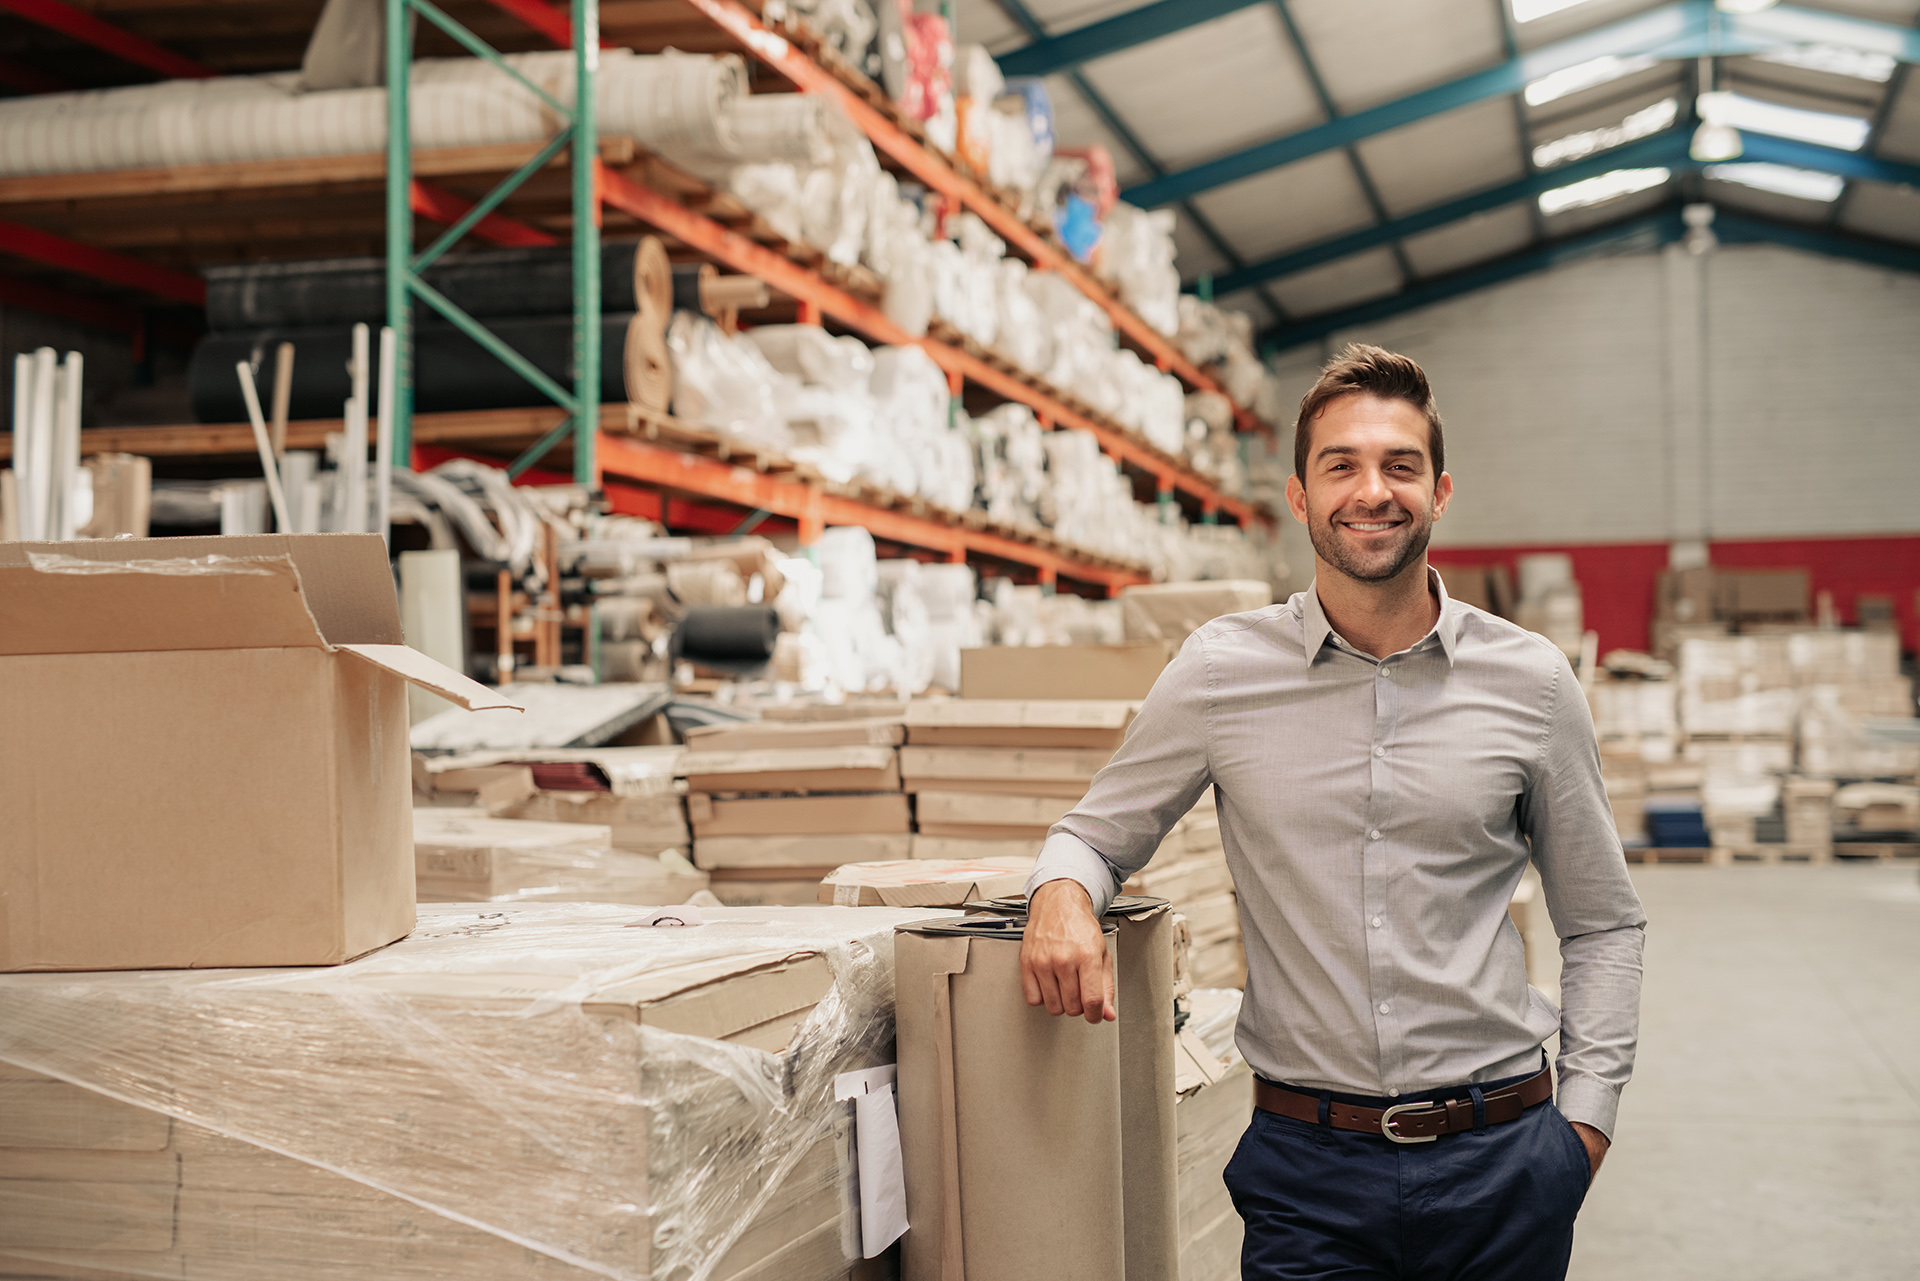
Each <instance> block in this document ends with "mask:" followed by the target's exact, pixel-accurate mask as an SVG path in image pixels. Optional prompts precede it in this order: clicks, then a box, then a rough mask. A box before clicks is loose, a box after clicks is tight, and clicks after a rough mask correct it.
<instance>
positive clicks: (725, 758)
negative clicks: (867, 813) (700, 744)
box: [681, 746, 900, 792]
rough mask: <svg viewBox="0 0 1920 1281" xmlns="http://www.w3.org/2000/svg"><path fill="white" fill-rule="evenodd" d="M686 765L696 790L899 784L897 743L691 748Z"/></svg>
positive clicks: (873, 788) (861, 788) (852, 788)
mask: <svg viewBox="0 0 1920 1281" xmlns="http://www.w3.org/2000/svg"><path fill="white" fill-rule="evenodd" d="M681 769H682V770H683V771H684V773H685V774H686V779H687V786H688V788H690V789H691V790H693V791H696V792H886V791H893V790H896V789H898V788H899V786H900V769H899V766H898V764H897V763H896V762H895V760H894V749H893V748H892V747H882V746H864V747H762V748H753V749H750V750H748V751H741V752H706V751H700V752H688V753H687V755H686V757H685V759H684V760H682V762H681Z"/></svg>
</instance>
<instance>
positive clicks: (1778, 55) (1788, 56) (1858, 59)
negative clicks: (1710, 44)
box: [1754, 44, 1898, 84]
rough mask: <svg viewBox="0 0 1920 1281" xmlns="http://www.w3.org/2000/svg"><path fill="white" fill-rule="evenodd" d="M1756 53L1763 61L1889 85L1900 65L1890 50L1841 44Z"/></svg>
mask: <svg viewBox="0 0 1920 1281" xmlns="http://www.w3.org/2000/svg"><path fill="white" fill-rule="evenodd" d="M1754 56H1755V57H1757V58H1758V59H1759V60H1760V61H1762V62H1777V63H1779V64H1780V65H1781V66H1785V67H1800V68H1802V69H1804V70H1807V71H1824V72H1826V73H1827V74H1828V75H1834V76H1847V77H1849V78H1850V79H1854V80H1871V81H1873V82H1874V83H1875V84H1885V83H1886V82H1887V81H1889V80H1891V79H1893V69H1894V67H1895V66H1896V65H1898V64H1897V62H1896V60H1895V58H1894V56H1893V55H1892V54H1890V53H1874V52H1871V51H1870V50H1866V49H1849V48H1847V47H1846V46H1845V45H1837V44H1796V45H1789V46H1787V47H1786V48H1784V49H1769V50H1767V51H1766V52H1765V53H1761V54H1755V55H1754Z"/></svg>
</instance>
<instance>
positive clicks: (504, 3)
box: [487, 0, 615, 49]
mask: <svg viewBox="0 0 1920 1281" xmlns="http://www.w3.org/2000/svg"><path fill="white" fill-rule="evenodd" d="M487 3H488V4H490V5H492V6H493V7H494V8H496V9H500V10H502V11H504V12H506V13H510V14H512V15H513V16H514V17H516V18H518V19H520V21H522V22H524V23H526V24H527V25H528V26H529V27H532V28H533V29H534V30H535V31H538V32H539V33H540V34H541V35H543V36H545V37H546V38H547V39H549V40H551V41H553V43H554V44H556V45H558V46H559V47H560V48H562V49H571V48H573V19H571V18H569V17H568V16H567V15H566V14H564V13H562V12H561V11H560V10H558V9H556V8H554V7H553V6H552V5H550V4H547V3H545V0H487ZM600 47H601V48H602V49H611V48H614V47H615V42H614V41H612V40H608V39H606V38H605V37H602V38H601V41H600Z"/></svg>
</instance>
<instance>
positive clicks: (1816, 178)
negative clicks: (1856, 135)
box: [1707, 162, 1847, 203]
mask: <svg viewBox="0 0 1920 1281" xmlns="http://www.w3.org/2000/svg"><path fill="white" fill-rule="evenodd" d="M1707 177H1709V178H1712V179H1715V180H1716V181H1719V182H1737V183H1739V184H1740V185H1741V186H1743V187H1753V188H1756V189H1757V190H1760V191H1771V192H1773V193H1775V194H1776V195H1781V196H1794V197H1797V198H1798V199H1801V200H1818V201H1821V202H1823V203H1827V202H1831V201H1835V200H1838V199H1839V198H1840V192H1841V190H1842V189H1843V188H1845V187H1846V185H1847V181H1846V179H1844V178H1841V177H1839V176H1837V175H1835V174H1830V173H1819V172H1817V171H1815V170H1812V169H1796V168H1794V167H1793V166H1792V165H1770V164H1763V163H1757V162H1749V163H1747V164H1740V165H1708V166H1707Z"/></svg>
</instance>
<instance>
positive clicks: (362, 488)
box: [340, 324, 368, 534]
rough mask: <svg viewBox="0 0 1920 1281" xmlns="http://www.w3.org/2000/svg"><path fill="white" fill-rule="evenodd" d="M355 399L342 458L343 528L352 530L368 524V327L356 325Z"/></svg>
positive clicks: (348, 421)
mask: <svg viewBox="0 0 1920 1281" xmlns="http://www.w3.org/2000/svg"><path fill="white" fill-rule="evenodd" d="M347 369H348V371H349V372H350V373H351V374H352V375H353V399H352V400H350V401H348V402H347V403H348V404H349V405H350V406H351V408H349V409H348V410H347V423H346V427H347V440H346V456H345V457H344V458H342V459H341V460H340V479H341V480H342V481H344V482H345V484H346V490H345V493H346V499H345V502H346V509H347V511H346V519H345V520H344V521H342V522H341V525H340V528H341V529H343V530H345V531H346V532H347V533H350V534H358V533H361V532H363V531H364V530H365V529H366V527H367V372H368V371H367V327H366V326H365V325H363V324H362V325H355V326H354V327H353V362H352V363H351V364H349V365H348V366H347Z"/></svg>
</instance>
